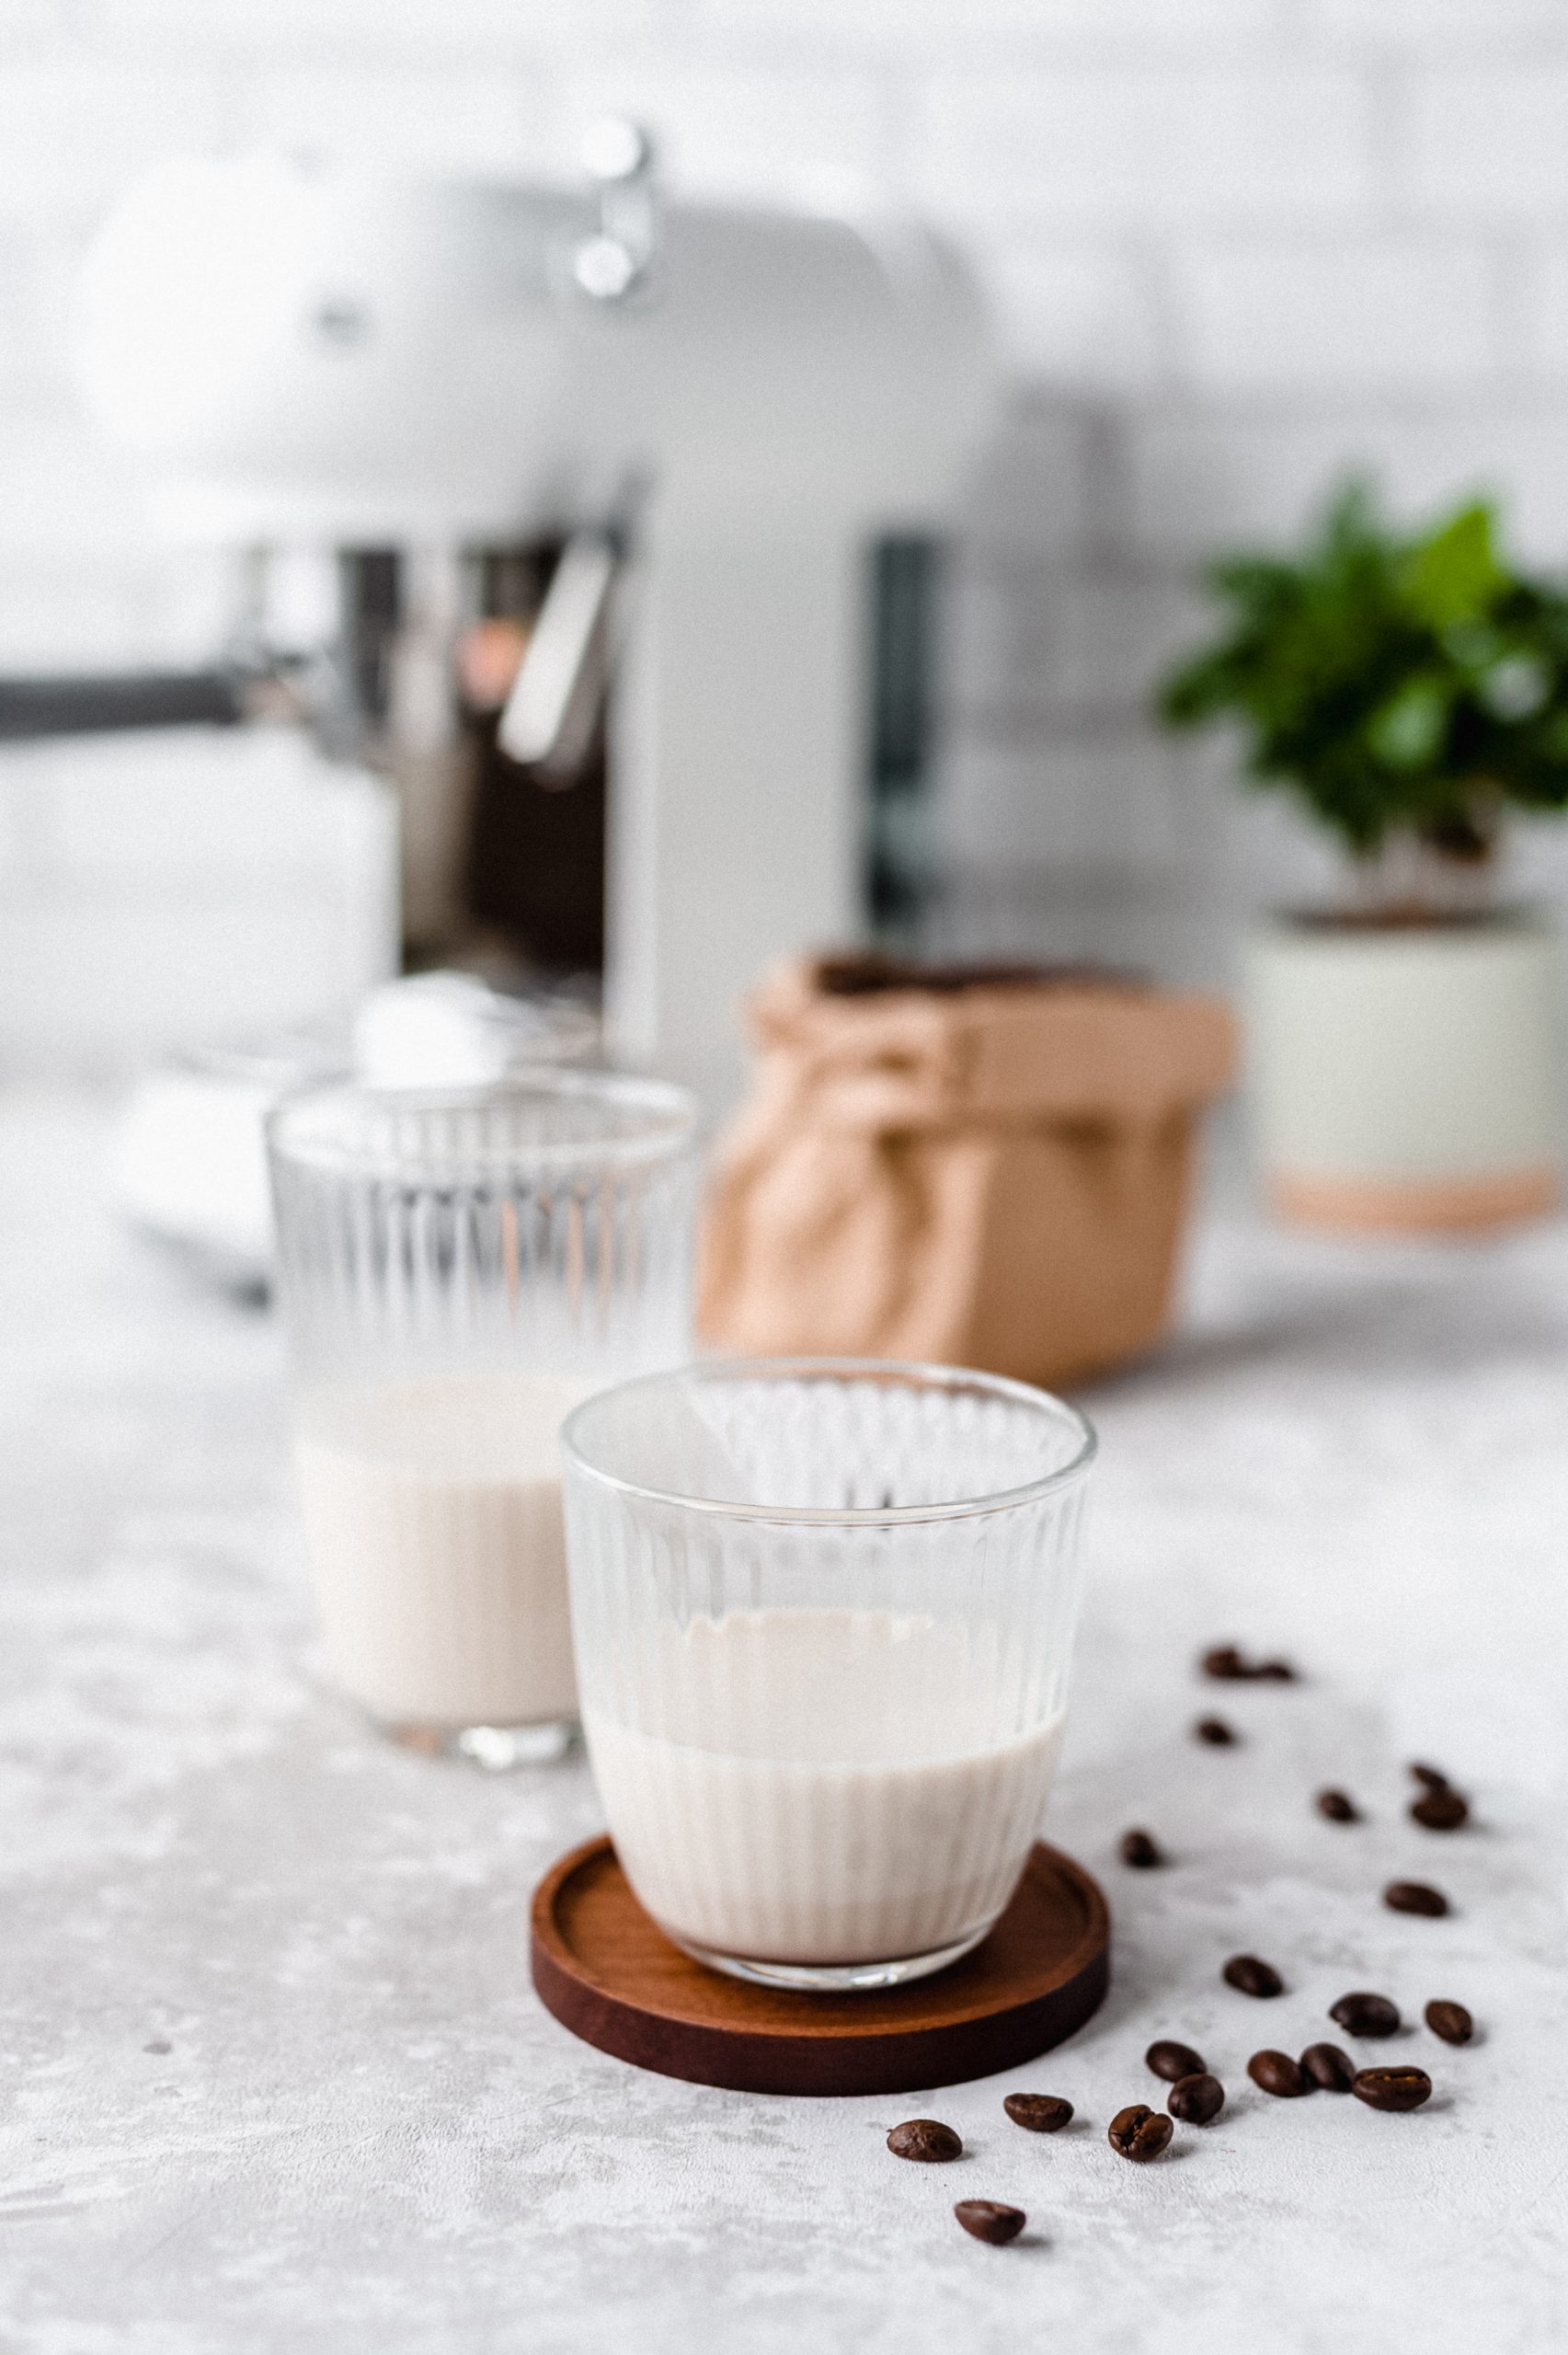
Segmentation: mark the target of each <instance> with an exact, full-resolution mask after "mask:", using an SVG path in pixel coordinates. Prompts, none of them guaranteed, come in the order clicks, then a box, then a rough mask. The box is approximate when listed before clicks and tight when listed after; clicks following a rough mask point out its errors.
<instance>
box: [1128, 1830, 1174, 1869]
mask: <svg viewBox="0 0 1568 2355" xmlns="http://www.w3.org/2000/svg"><path fill="white" fill-rule="evenodd" d="M1164 1861H1165V1857H1164V1854H1163V1851H1162V1849H1161V1847H1160V1845H1159V1844H1158V1842H1157V1841H1155V1840H1153V1839H1152V1838H1151V1837H1150V1834H1149V1833H1148V1832H1123V1833H1122V1862H1123V1864H1124V1865H1132V1866H1135V1867H1137V1869H1138V1870H1139V1872H1142V1873H1146V1872H1149V1871H1150V1870H1151V1869H1152V1867H1154V1866H1155V1865H1162V1864H1163V1863H1164Z"/></svg>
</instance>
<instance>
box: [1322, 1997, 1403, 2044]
mask: <svg viewBox="0 0 1568 2355" xmlns="http://www.w3.org/2000/svg"><path fill="white" fill-rule="evenodd" d="M1329 2017H1330V2019H1331V2020H1336V2021H1337V2022H1338V2023H1339V2026H1340V2027H1341V2028H1343V2029H1344V2030H1345V2034H1346V2036H1394V2035H1397V2034H1398V2032H1399V2024H1400V2019H1399V2005H1397V2004H1391V2003H1390V2001H1389V1999H1388V1997H1387V1996H1386V1995H1369V1994H1368V1993H1366V1992H1365V1990H1364V1989H1356V1990H1353V1991H1352V1993H1350V1994H1348V1995H1342V1996H1341V1997H1340V1999H1339V2001H1338V2003H1337V2004H1331V2005H1330V2006H1329Z"/></svg>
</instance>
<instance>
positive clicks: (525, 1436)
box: [295, 1373, 595, 1729]
mask: <svg viewBox="0 0 1568 2355" xmlns="http://www.w3.org/2000/svg"><path fill="white" fill-rule="evenodd" d="M594 1386H595V1385H594V1384H591V1383H584V1382H581V1381H571V1380H567V1379H565V1378H563V1377H560V1376H556V1375H539V1374H524V1373H472V1374H453V1375H450V1376H431V1377H429V1378H428V1379H425V1380H421V1381H411V1382H398V1383H386V1384H362V1385H355V1386H353V1387H351V1388H349V1387H344V1388H341V1389H337V1390H328V1391H325V1392H322V1393H320V1394H318V1395H317V1396H316V1397H315V1398H314V1399H312V1400H309V1401H308V1402H307V1403H306V1404H305V1406H304V1408H303V1414H302V1419H301V1423H300V1428H299V1436H298V1439H297V1441H296V1443H295V1458H296V1463H297V1465H298V1471H299V1482H300V1495H301V1502H302V1505H303V1513H304V1524H305V1539H306V1544H307V1545H308V1547H309V1551H310V1557H311V1566H312V1569H313V1571H314V1574H315V1596H316V1607H317V1610H318V1612H319V1614H320V1619H321V1628H322V1635H323V1638H324V1640H325V1644H326V1652H327V1656H328V1659H329V1660H330V1663H331V1666H332V1670H333V1673H334V1674H335V1675H336V1677H337V1678H338V1682H339V1683H341V1684H342V1685H343V1686H344V1688H345V1689H346V1690H347V1691H348V1692H349V1693H350V1694H352V1695H353V1697H354V1698H355V1699H356V1700H357V1701H359V1702H361V1704H362V1705H363V1706H364V1707H365V1708H367V1709H369V1710H370V1711H371V1712H372V1715H373V1716H375V1717H380V1718H382V1719H383V1721H384V1722H386V1723H387V1724H390V1725H420V1726H432V1727H439V1728H443V1729H455V1728H459V1727H463V1726H473V1725H498V1726H524V1725H538V1724H544V1723H547V1722H549V1721H551V1720H553V1719H557V1718H562V1717H575V1716H576V1714H577V1685H576V1680H575V1678H574V1675H573V1672H572V1637H571V1618H570V1614H569V1612H568V1608H567V1557H566V1538H565V1533H564V1529H563V1524H562V1515H561V1474H560V1446H559V1441H560V1429H561V1423H562V1420H563V1419H564V1418H565V1417H566V1416H567V1415H568V1414H569V1413H570V1412H571V1410H572V1408H573V1407H576V1406H578V1404H579V1403H580V1402H581V1400H582V1399H584V1398H586V1397H588V1396H589V1395H590V1393H591V1391H592V1389H593V1388H594Z"/></svg>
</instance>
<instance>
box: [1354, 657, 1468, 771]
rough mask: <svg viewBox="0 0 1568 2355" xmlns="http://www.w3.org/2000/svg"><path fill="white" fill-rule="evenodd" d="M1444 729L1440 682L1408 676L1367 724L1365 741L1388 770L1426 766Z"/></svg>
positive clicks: (1445, 707)
mask: <svg viewBox="0 0 1568 2355" xmlns="http://www.w3.org/2000/svg"><path fill="white" fill-rule="evenodd" d="M1447 733H1448V694H1447V691H1446V690H1445V688H1444V685H1443V684H1442V682H1441V681H1440V680H1438V679H1432V678H1415V679H1412V680H1411V681H1410V682H1409V683H1408V684H1407V685H1405V686H1402V687H1401V688H1400V690H1399V692H1398V694H1397V695H1391V696H1390V697H1389V700H1388V701H1387V703H1385V704H1384V705H1382V706H1381V707H1380V708H1379V710H1377V711H1375V712H1374V713H1373V714H1372V717H1371V718H1370V719H1369V720H1368V723H1367V729H1366V736H1367V742H1368V745H1369V746H1370V748H1371V750H1372V751H1373V752H1375V753H1376V754H1377V756H1378V758H1379V760H1380V761H1387V763H1388V764H1389V766H1390V767H1391V768H1392V769H1404V770H1414V769H1425V768H1430V766H1431V765H1432V763H1433V762H1434V760H1435V759H1436V755H1437V748H1438V746H1439V745H1440V744H1441V743H1442V741H1443V739H1444V737H1445V736H1446V735H1447Z"/></svg>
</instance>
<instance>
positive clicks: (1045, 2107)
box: [1001, 2094, 1072, 2134]
mask: <svg viewBox="0 0 1568 2355" xmlns="http://www.w3.org/2000/svg"><path fill="white" fill-rule="evenodd" d="M1001 2106H1002V2108H1003V2109H1004V2110H1005V2111H1006V2112H1007V2115H1008V2116H1009V2118H1011V2119H1012V2120H1013V2124H1014V2126H1022V2127H1024V2128H1025V2129H1026V2130H1027V2131H1028V2132H1029V2133H1031V2134H1059V2133H1060V2131H1061V2130H1062V2128H1063V2127H1064V2126H1065V2125H1066V2124H1067V2121H1068V2119H1070V2117H1071V2116H1072V2104H1071V2103H1070V2101H1061V2100H1059V2098H1058V2097H1057V2096H1056V2095H1055V2094H1007V2095H1005V2096H1004V2097H1003V2098H1002V2104H1001Z"/></svg>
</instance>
